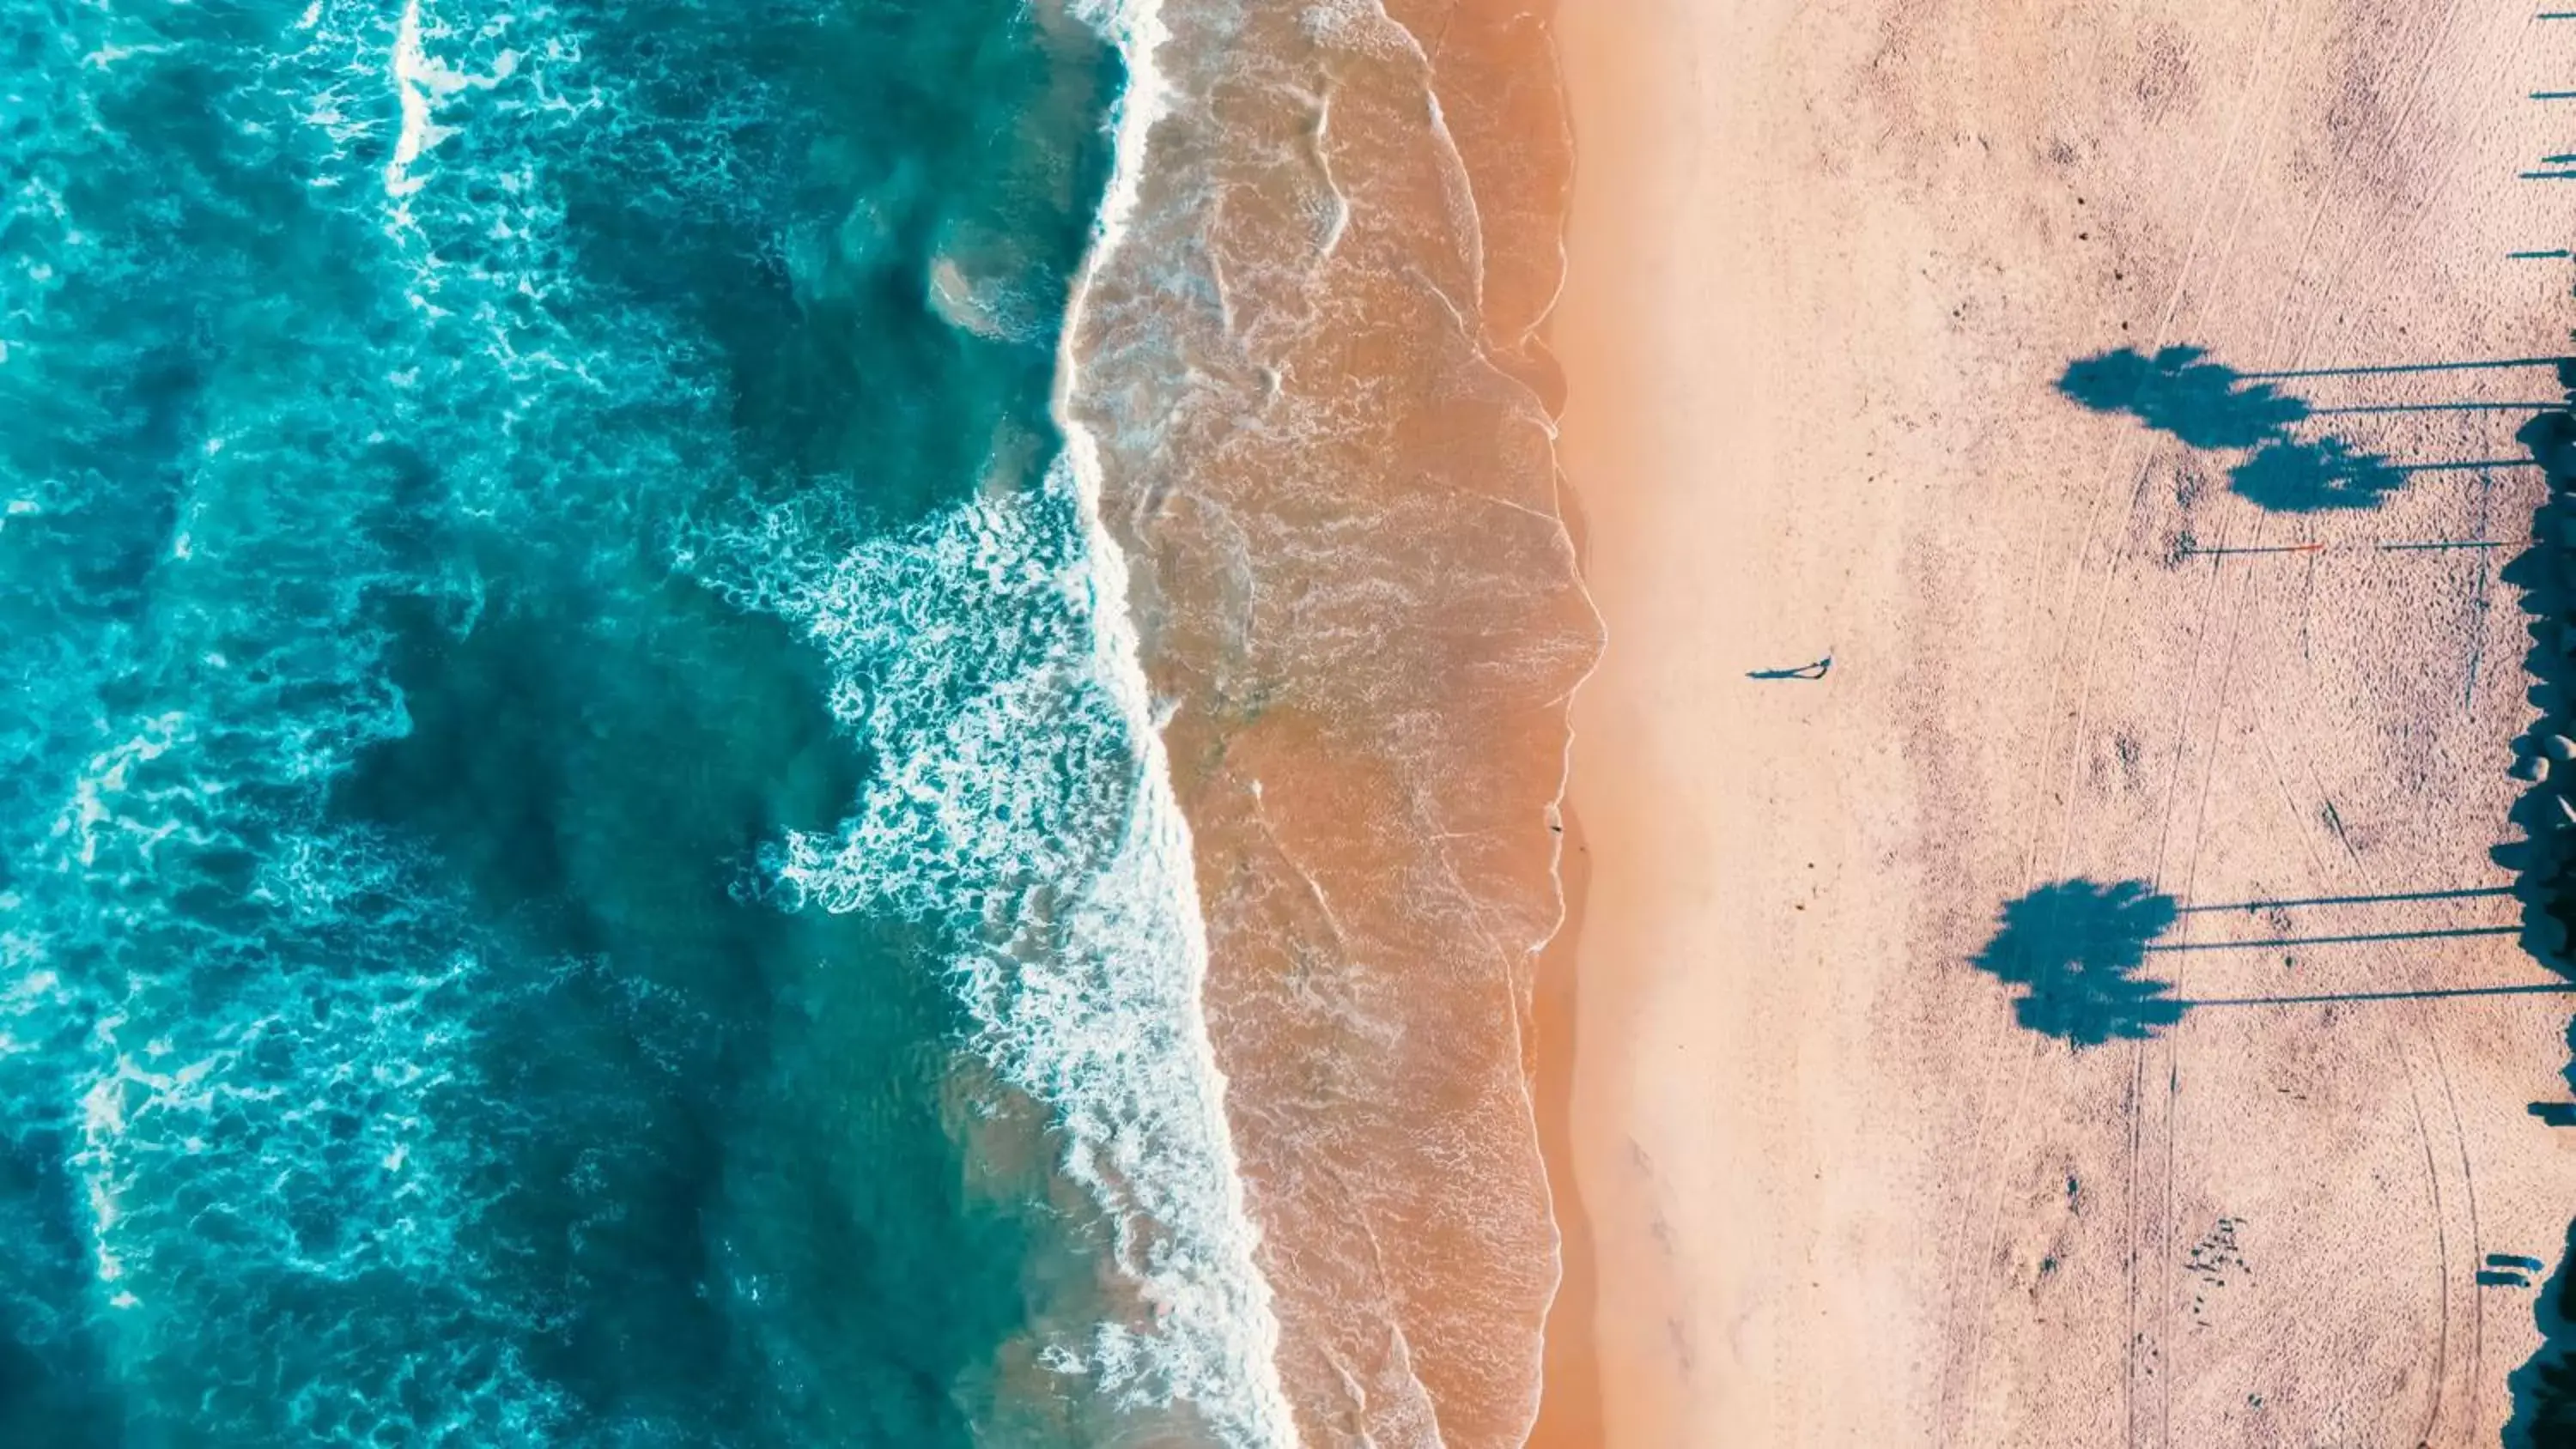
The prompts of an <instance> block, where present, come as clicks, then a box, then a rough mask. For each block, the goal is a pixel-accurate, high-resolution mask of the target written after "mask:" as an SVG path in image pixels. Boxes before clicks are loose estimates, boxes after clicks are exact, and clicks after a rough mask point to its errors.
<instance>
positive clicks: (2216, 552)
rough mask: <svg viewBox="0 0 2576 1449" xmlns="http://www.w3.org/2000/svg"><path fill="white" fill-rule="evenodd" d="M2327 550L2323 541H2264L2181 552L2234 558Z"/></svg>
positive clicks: (2196, 556) (2189, 556) (2185, 556)
mask: <svg viewBox="0 0 2576 1449" xmlns="http://www.w3.org/2000/svg"><path fill="white" fill-rule="evenodd" d="M2325 550H2326V546H2325V545H2324V544H2322V543H2264V544H2237V545H2235V546H2233V547H2229V548H2186V549H2182V550H2180V552H2181V554H2182V556H2183V557H2184V558H2232V557H2234V556H2236V555H2239V554H2249V553H2323V552H2325Z"/></svg>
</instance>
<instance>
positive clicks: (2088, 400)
mask: <svg viewBox="0 0 2576 1449" xmlns="http://www.w3.org/2000/svg"><path fill="white" fill-rule="evenodd" d="M2208 355H2209V354H2208V350H2207V349H2206V348H2200V347H2167V348H2165V349H2163V350H2161V351H2159V352H2158V353H2156V355H2155V356H2153V357H2149V356H2147V355H2146V354H2145V353H2143V352H2140V351H2138V350H2137V349H2136V348H2134V347H2123V348H2119V349H2117V350H2116V351H2111V352H2105V353H2101V354H2098V355H2096V356H2093V357H2087V358H2083V359H2080V360H2078V361H2075V362H2070V363H2068V364H2067V365H2066V373H2065V375H2064V376H2063V377H2061V378H2059V379H2058V382H2057V390H2058V391H2059V392H2062V393H2064V394H2066V395H2067V396H2068V397H2069V398H2072V399H2074V400H2075V401H2076V402H2079V403H2082V404H2083V405H2084V406H2086V407H2088V408H2091V409H2092V410H2093V411H2095V412H2097V413H2134V414H2136V415H2137V419H2138V421H2140V422H2142V423H2145V424H2146V425H2147V426H2148V427H2151V428H2154V429H2156V430H2157V431H2159V432H2165V433H2171V434H2173V435H2174V437H2176V438H2178V439H2180V440H2181V441H2183V442H2185V443H2188V444H2190V445H2191V446H2192V447H2195V448H2256V447H2261V446H2262V445H2263V444H2265V443H2269V442H2273V441H2275V440H2277V439H2279V438H2281V437H2283V436H2285V435H2286V434H2287V433H2288V431H2289V427H2290V425H2291V424H2292V423H2295V422H2299V421H2301V420H2302V419H2305V418H2306V417H2307V416H2308V415H2309V413H2310V412H2311V411H2312V409H2311V408H2309V406H2308V404H2307V402H2306V400H2305V399H2303V398H2297V397H2292V396H2291V395H2289V394H2288V393H2285V392H2282V391H2281V390H2280V389H2279V388H2276V387H2274V386H2272V385H2271V384H2270V383H2268V382H2247V381H2245V380H2244V377H2243V375H2242V374H2240V373H2239V372H2237V371H2236V369H2234V368H2232V367H2227V366H2224V365H2222V364H2220V363H2215V362H2203V361H2201V359H2202V358H2204V357H2206V356H2208Z"/></svg>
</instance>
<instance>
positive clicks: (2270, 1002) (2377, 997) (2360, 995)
mask: <svg viewBox="0 0 2576 1449" xmlns="http://www.w3.org/2000/svg"><path fill="white" fill-rule="evenodd" d="M2569 994H2576V981H2542V982H2537V983H2535V984H2533V985H2530V986H2451V987H2444V988H2441V989H2438V990H2433V991H2327V992H2320V993H2319V994H2317V995H2315V996H2206V997H2200V998H2198V999H2195V1000H2191V1001H2177V1002H2175V1003H2174V1004H2175V1005H2177V1006H2184V1007H2191V1008H2195V1009H2196V1008H2199V1007H2203V1006H2312V1005H2315V1004H2317V1003H2319V1002H2327V1001H2432V1000H2438V999H2440V998H2443V997H2451V996H2564V995H2569Z"/></svg>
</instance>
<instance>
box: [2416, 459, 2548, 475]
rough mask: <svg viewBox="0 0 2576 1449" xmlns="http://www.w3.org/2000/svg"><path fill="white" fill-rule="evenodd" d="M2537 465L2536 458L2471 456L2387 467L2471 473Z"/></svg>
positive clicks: (2421, 471) (2423, 471)
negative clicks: (2453, 459)
mask: <svg viewBox="0 0 2576 1449" xmlns="http://www.w3.org/2000/svg"><path fill="white" fill-rule="evenodd" d="M2539 466H2540V460H2539V459H2537V458H2471V459H2469V460H2468V461H2467V462H2464V463H2392V464H2390V465H2389V468H2390V470H2391V471H2392V472H2398V473H2472V472H2484V471H2485V470H2487V469H2489V468H2537V467H2539Z"/></svg>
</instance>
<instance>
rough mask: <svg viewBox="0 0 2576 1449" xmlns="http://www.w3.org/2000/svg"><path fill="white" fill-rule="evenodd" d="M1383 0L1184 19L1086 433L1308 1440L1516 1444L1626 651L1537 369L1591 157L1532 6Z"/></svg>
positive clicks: (1103, 315) (1545, 1283) (1107, 308)
mask: <svg viewBox="0 0 2576 1449" xmlns="http://www.w3.org/2000/svg"><path fill="white" fill-rule="evenodd" d="M1238 10H1239V12H1240V13H1237V12H1238ZM1388 10H1389V12H1390V13H1389V14H1377V13H1374V12H1375V7H1362V6H1338V7H1337V6H1316V7H1310V6H1275V5H1263V4H1247V5H1243V6H1241V7H1235V6H1229V5H1226V4H1207V5H1178V4H1175V5H1170V6H1167V7H1165V11H1164V21H1165V23H1166V24H1167V25H1168V26H1169V27H1170V29H1171V36H1170V40H1169V42H1168V43H1167V44H1166V45H1165V46H1164V47H1163V49H1162V52H1161V54H1160V55H1159V56H1158V57H1157V60H1158V68H1159V69H1160V71H1161V72H1162V74H1163V77H1164V83H1165V84H1166V85H1168V86H1169V87H1171V93H1172V95H1173V96H1174V98H1175V103H1174V105H1173V106H1172V108H1171V110H1170V113H1169V115H1168V117H1167V118H1166V119H1165V120H1164V121H1162V122H1161V123H1160V124H1159V125H1158V126H1157V127H1156V129H1155V131H1154V133H1153V136H1152V139H1151V144H1150V147H1149V151H1148V155H1147V161H1146V166H1145V168H1144V171H1143V180H1142V190H1141V193H1140V197H1139V204H1138V206H1137V208H1136V210H1135V213H1134V220H1133V222H1132V223H1131V231H1130V234H1129V236H1128V239H1127V241H1126V243H1125V245H1123V246H1122V247H1121V248H1120V250H1119V251H1118V252H1117V253H1116V254H1115V255H1114V256H1113V258H1112V259H1111V260H1110V262H1109V264H1108V265H1107V266H1106V267H1105V269H1104V270H1103V271H1101V272H1100V273H1099V274H1098V275H1097V276H1096V278H1095V279H1094V286H1093V290H1092V292H1091V293H1090V294H1089V297H1088V300H1087V303H1086V310H1085V313H1084V319H1083V326H1082V330H1081V332H1080V334H1079V335H1078V336H1077V337H1076V338H1075V339H1074V342H1073V345H1074V347H1075V349H1076V351H1077V353H1078V354H1079V355H1080V357H1081V359H1082V378H1083V387H1082V394H1081V396H1079V397H1077V398H1075V399H1074V400H1073V404H1072V406H1073V412H1074V415H1075V417H1076V418H1077V420H1078V421H1080V422H1081V423H1082V424H1084V425H1085V427H1086V428H1087V429H1088V431H1089V432H1090V433H1091V434H1092V435H1093V436H1094V437H1096V438H1097V439H1098V440H1099V442H1100V445H1101V462H1102V465H1103V468H1102V472H1103V499H1102V503H1103V517H1104V521H1105V523H1106V525H1107V527H1108V528H1109V529H1110V531H1111V532H1112V533H1113V534H1114V535H1115V536H1116V537H1117V539H1118V541H1119V543H1120V544H1121V545H1122V547H1123V549H1124V551H1125V553H1126V555H1127V558H1128V562H1129V565H1130V568H1131V570H1132V573H1133V575H1134V578H1133V591H1132V595H1131V603H1132V605H1133V608H1134V610H1135V614H1136V617H1137V622H1138V626H1139V632H1140V635H1141V638H1142V645H1143V653H1144V665H1145V669H1146V673H1147V676H1148V679H1149V682H1150V684H1151V686H1152V689H1153V692H1154V695H1155V698H1156V703H1157V707H1158V709H1159V710H1160V711H1162V712H1163V713H1164V714H1165V716H1166V721H1165V724H1164V736H1165V741H1166V743H1167V745H1168V748H1169V753H1170V756H1171V761H1172V769H1173V775H1174V784H1175V787H1176V791H1177V794H1178V798H1179V801H1180V804H1181V807H1182V809H1183V811H1184V812H1185V813H1186V815H1187V816H1188V819H1189V822H1190V826H1191V831H1192V836H1193V839H1192V847H1193V850H1194V852H1195V859H1196V862H1197V876H1198V889H1199V894H1200V899H1201V906H1202V910H1203V914H1204V917H1205V920H1206V924H1207V931H1208V942H1209V954H1210V966H1209V975H1208V981H1207V986H1206V1002H1207V1010H1208V1022H1209V1032H1210V1036H1211V1039H1212V1041H1213V1045H1214V1048H1215V1052H1216V1055H1217V1058H1218V1062H1219V1065H1220V1066H1221V1067H1222V1068H1223V1070H1224V1072H1225V1074H1226V1077H1227V1098H1226V1106H1227V1115H1228V1119H1229V1121H1230V1123H1231V1126H1232V1130H1233V1138H1234V1145H1235V1150H1236V1153H1237V1155H1238V1157H1239V1158H1240V1160H1241V1163H1242V1166H1243V1173H1244V1181H1245V1194H1246V1205H1247V1208H1248V1211H1249V1213H1250V1216H1251V1218H1252V1220H1253V1221H1254V1223H1255V1224H1256V1225H1257V1227H1258V1228H1259V1230H1260V1231H1261V1233H1262V1243H1261V1247H1260V1250H1259V1255H1258V1262H1259V1265H1260V1267H1261V1269H1262V1271H1263V1273H1264V1275H1265V1277H1266V1278H1267V1280H1268V1282H1269V1284H1270V1287H1271V1289H1272V1292H1273V1295H1274V1307H1275V1310H1276V1312H1277V1316H1278V1319H1279V1324H1280V1349H1279V1359H1278V1361H1279V1365H1280V1370H1281V1376H1282V1378H1283V1380H1284V1382H1285V1384H1286V1387H1287V1391H1288V1394H1289V1397H1290V1398H1291V1400H1292V1402H1293V1403H1294V1406H1295V1410H1296V1414H1297V1418H1298V1423H1299V1428H1300V1432H1301V1434H1302V1435H1303V1437H1304V1440H1305V1442H1307V1443H1309V1444H1316V1445H1323V1444H1349V1443H1358V1442H1374V1443H1381V1444H1428V1443H1433V1442H1439V1443H1445V1444H1448V1445H1452V1446H1460V1449H1465V1446H1495V1449H1505V1446H1510V1445H1515V1444H1518V1443H1520V1442H1522V1440H1523V1438H1524V1436H1525V1435H1526V1433H1527V1430H1528V1426H1529V1423H1530V1421H1531V1418H1532V1416H1533V1414H1534V1413H1535V1410H1536V1403H1537V1395H1538V1387H1539V1380H1540V1353H1541V1336H1540V1327H1541V1323H1542V1320H1543V1318H1544V1316H1545V1314H1546V1311H1547V1307H1548V1304H1549V1302H1550V1300H1551V1297H1552V1295H1553V1293H1554V1290H1555V1287H1556V1282H1557V1254H1556V1245H1557V1240H1556V1227H1555V1222H1554V1220H1553V1217H1552V1215H1551V1212H1550V1200H1549V1195H1548V1187H1547V1181H1546V1178H1545V1175H1544V1172H1543V1170H1542V1165H1541V1162H1540V1158H1539V1154H1538V1148H1537V1131H1538V1126H1537V1121H1536V1118H1535V1116H1534V1111H1533V1104H1532V1096H1531V1080H1532V1072H1533V1069H1534V1066H1535V1057H1536V1048H1537V1045H1538V1043H1537V1042H1536V1041H1534V1039H1533V1036H1532V1033H1531V1030H1530V1022H1531V1016H1530V1012H1531V996H1532V991H1533V981H1534V977H1535V973H1536V971H1537V967H1538V954H1539V950H1540V947H1541V946H1542V944H1543V943H1544V942H1546V941H1547V940H1548V939H1549V938H1550V936H1551V935H1552V934H1553V933H1554V932H1555V930H1556V927H1557V924H1558V920H1559V916H1560V913H1561V906H1560V902H1559V897H1558V890H1557V886H1556V878H1555V864H1556V856H1557V850H1558V835H1557V833H1556V830H1555V829H1554V813H1555V811H1554V807H1555V802H1556V800H1557V797H1558V795H1559V793H1560V790H1561V788H1562V782H1563V776H1564V770H1565V748H1566V725H1565V719H1566V711H1567V707H1568V698H1569V695H1570V692H1571V691H1572V689H1573V687H1574V685H1575V683H1576V681H1577V680H1579V679H1580V678H1581V677H1582V675H1583V674H1584V673H1585V672H1586V671H1587V670H1588V669H1589V668H1590V667H1591V664H1592V661H1593V659H1594V658H1595V656H1596V653H1597V649H1598V641H1599V625H1598V622H1597V620H1596V618H1595V617H1594V615H1593V613H1592V611H1591V608H1590V605H1589V603H1588V602H1587V601H1586V599H1585V598H1584V596H1583V594H1582V592H1581V590H1580V588H1579V586H1578V583H1577V579H1576V575H1575V567H1574V556H1573V551H1572V548H1571V546H1570V544H1569V542H1568V539H1567V536H1566V532H1565V529H1564V527H1563V525H1562V524H1561V523H1560V522H1559V519H1558V516H1557V512H1556V507H1557V503H1556V490H1557V479H1556V472H1555V465H1554V458H1553V452H1552V442H1553V439H1552V426H1551V419H1550V415H1549V408H1550V406H1551V405H1552V404H1553V402H1554V401H1555V392H1556V382H1555V377H1554V370H1553V367H1552V365H1551V364H1550V363H1549V361H1548V359H1547V358H1546V357H1545V355H1544V354H1543V353H1542V352H1540V351H1539V350H1538V349H1536V348H1535V347H1534V346H1533V345H1532V344H1531V342H1530V337H1531V333H1532V331H1533V329H1534V328H1535V327H1536V326H1537V324H1538V322H1539V320H1540V318H1541V316H1542V314H1543V312H1544V310H1545V308H1546V306H1547V305H1548V303H1549V301H1550V299H1551V298H1552V297H1553V296H1554V295H1555V292H1556V289H1557V280H1558V268H1559V263H1560V251H1559V240H1558V239H1559V235H1560V232H1561V228H1562V223H1563V205H1564V192H1565V185H1566V175H1567V161H1568V158H1567V154H1566V147H1567V137H1566V133H1565V128H1564V124H1563V120H1562V115H1561V111H1560V109H1559V92H1558V90H1557V88H1556V86H1555V78H1554V73H1553V67H1552V64H1551V63H1550V56H1549V51H1548V45H1547V37H1546V34H1545V32H1544V31H1543V30H1542V29H1540V28H1539V27H1538V26H1537V24H1536V23H1535V21H1534V20H1533V19H1532V17H1530V16H1529V15H1527V14H1526V13H1523V12H1521V11H1520V10H1518V9H1517V8H1515V7H1509V6H1504V5H1500V4H1491V5H1481V4H1480V5H1467V4H1460V5H1456V6H1454V7H1453V6H1450V5H1447V4H1437V3H1405V0H1399V3H1396V4H1394V5H1391V6H1389V7H1388ZM1435 77H1436V78H1437V79H1436V94H1435Z"/></svg>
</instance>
